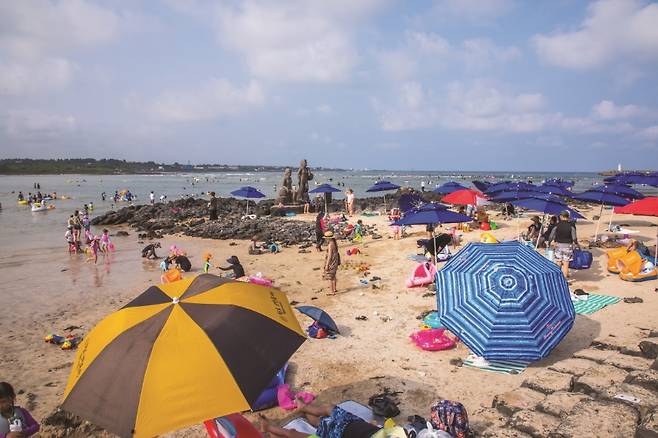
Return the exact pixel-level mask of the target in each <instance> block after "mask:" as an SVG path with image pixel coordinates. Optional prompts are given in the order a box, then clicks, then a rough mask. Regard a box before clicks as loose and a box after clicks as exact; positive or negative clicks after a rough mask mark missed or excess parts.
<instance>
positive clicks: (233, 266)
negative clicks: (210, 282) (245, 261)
mask: <svg viewBox="0 0 658 438" xmlns="http://www.w3.org/2000/svg"><path fill="white" fill-rule="evenodd" d="M226 261H227V262H228V263H229V266H228V267H226V268H224V267H222V266H217V268H218V269H221V270H222V271H230V270H232V271H233V272H232V273H230V274H229V275H228V276H229V277H232V278H235V279H238V278H241V277H244V268H243V267H242V264H241V263H240V259H238V258H237V257H236V256H231V257H229V258H228V259H226Z"/></svg>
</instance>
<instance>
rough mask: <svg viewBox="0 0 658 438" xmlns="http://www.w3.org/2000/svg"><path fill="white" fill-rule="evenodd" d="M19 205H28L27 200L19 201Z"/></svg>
mask: <svg viewBox="0 0 658 438" xmlns="http://www.w3.org/2000/svg"><path fill="white" fill-rule="evenodd" d="M18 205H27V199H21V200H20V201H18Z"/></svg>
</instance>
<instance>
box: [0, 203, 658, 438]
mask: <svg viewBox="0 0 658 438" xmlns="http://www.w3.org/2000/svg"><path fill="white" fill-rule="evenodd" d="M595 212H596V213H598V209H595V210H591V211H589V212H587V214H589V215H591V214H595ZM357 218H361V219H363V221H364V223H366V224H374V225H377V226H378V228H379V231H380V233H382V234H383V235H384V238H383V239H380V240H371V239H370V238H369V237H368V238H366V240H365V244H364V245H362V246H361V247H360V248H361V250H362V254H361V255H357V256H351V257H348V256H346V255H345V250H346V249H347V248H349V247H351V246H352V245H349V244H348V243H341V242H339V247H340V251H341V257H342V260H343V268H344V269H341V270H339V273H338V288H339V294H338V295H336V296H327V295H326V291H327V285H326V282H324V281H322V279H321V271H320V270H317V269H318V268H320V267H321V266H322V262H323V259H324V254H319V253H316V252H315V251H314V249H313V248H309V250H310V251H311V252H309V253H306V254H299V253H298V250H297V248H296V247H291V248H284V250H283V252H282V253H280V254H276V255H271V254H267V255H260V256H249V255H247V247H248V242H246V241H217V240H206V239H197V238H187V237H166V238H165V239H163V240H162V246H163V249H161V250H160V251H161V254H159V255H165V254H166V248H168V247H169V246H170V245H171V244H176V245H178V246H179V247H181V248H183V249H185V250H186V251H187V252H188V254H190V255H191V261H192V264H193V269H194V270H195V271H196V272H199V271H200V268H201V264H202V261H201V254H202V253H203V252H204V251H210V252H212V253H213V254H214V256H215V262H218V261H219V262H223V261H224V260H225V259H226V258H227V257H228V256H230V255H233V254H235V255H237V256H238V257H240V259H241V260H242V261H243V264H244V266H245V269H246V270H247V274H255V273H256V272H262V273H263V275H265V276H268V277H271V278H273V279H274V280H275V285H276V287H278V288H280V289H282V290H283V291H285V292H286V293H287V295H288V298H289V300H291V301H292V300H295V301H298V302H299V303H300V304H309V305H314V306H318V307H321V308H323V309H324V310H326V311H327V312H328V313H329V314H331V315H332V316H333V317H334V319H335V320H336V322H337V323H338V325H339V328H340V330H341V333H342V334H341V336H338V337H337V338H336V339H323V340H314V339H309V340H308V341H307V342H305V343H304V345H302V347H301V348H300V349H299V351H298V352H297V353H296V354H295V355H294V356H293V358H292V360H291V363H292V367H291V372H290V374H289V377H288V381H289V383H291V384H292V386H293V388H296V389H304V390H307V391H311V392H314V393H317V394H319V395H320V400H321V401H326V402H339V401H341V400H344V399H349V398H351V399H354V400H357V401H360V402H363V403H366V402H367V400H368V398H369V396H370V395H372V394H374V393H376V392H381V391H382V389H383V388H384V387H386V388H389V389H390V390H393V391H402V394H401V395H400V400H401V402H402V404H401V410H402V415H401V416H400V417H399V418H406V416H407V415H410V414H414V413H417V414H420V415H426V414H427V411H428V407H429V404H430V403H431V402H432V401H433V400H435V399H439V398H447V399H452V400H458V401H461V402H462V403H463V404H464V405H465V406H466V407H467V409H468V410H469V412H474V411H476V410H477V409H478V408H479V407H488V406H490V405H491V400H492V398H493V396H494V395H495V394H499V393H501V392H504V391H507V390H510V389H513V388H516V387H518V386H519V385H520V384H521V382H522V381H523V380H524V379H525V378H527V377H529V376H531V375H532V374H533V373H536V372H537V371H539V370H542V369H544V368H545V367H546V366H547V365H549V364H552V363H555V362H558V361H560V360H563V359H565V358H568V357H570V356H571V355H573V354H574V353H575V352H577V351H579V350H582V349H584V348H586V347H588V346H589V345H590V343H591V342H592V341H593V340H594V339H597V338H604V337H606V336H608V335H611V334H612V335H614V336H616V338H617V340H618V341H619V342H621V343H623V342H626V341H628V342H629V344H630V343H632V340H635V339H636V338H637V333H638V331H639V330H640V329H647V328H648V329H655V328H657V326H658V325H657V324H656V321H655V314H656V311H657V310H658V294H657V293H656V292H654V288H656V287H657V286H658V282H657V281H650V282H644V283H627V282H623V281H621V280H620V279H619V278H618V277H617V276H616V275H612V274H608V273H607V271H606V269H605V262H606V258H605V255H604V250H601V249H594V250H592V251H593V253H594V264H593V266H592V268H591V269H589V270H586V271H577V272H575V273H573V280H574V282H573V285H572V286H571V287H572V289H575V288H579V287H580V288H582V289H584V290H585V291H587V292H592V293H598V294H606V295H614V296H619V297H630V296H638V297H641V298H642V299H643V300H644V302H643V303H639V304H626V303H623V302H620V303H618V304H616V305H613V306H609V307H607V308H605V309H603V310H602V311H599V312H597V313H595V314H593V315H587V316H583V315H578V316H577V319H576V324H575V326H574V328H573V329H572V330H571V332H570V333H569V335H568V336H567V337H566V339H565V340H563V342H562V343H561V344H560V345H559V346H558V347H557V348H556V349H555V350H554V351H553V352H552V354H551V355H550V357H548V358H547V359H545V360H543V361H541V362H538V363H535V364H533V365H532V366H531V367H529V368H528V369H527V370H526V371H525V372H524V373H523V374H522V375H500V374H493V373H486V372H483V371H478V370H473V369H469V368H465V367H464V368H461V367H457V366H455V365H454V364H451V361H454V360H457V359H463V358H465V357H466V356H467V355H468V354H469V352H468V349H467V348H466V347H465V346H464V345H463V344H459V345H458V347H457V348H456V349H453V350H448V351H442V352H424V351H421V350H419V349H418V348H416V347H415V346H414V345H413V344H412V343H411V342H410V341H409V335H410V334H411V333H412V332H414V331H415V330H417V329H418V328H419V325H420V321H419V320H417V319H416V316H417V315H418V314H420V313H421V312H423V311H426V310H430V309H435V308H436V298H435V297H434V296H427V297H423V296H422V295H423V294H425V293H426V292H427V289H425V288H416V289H407V288H405V287H404V281H405V280H406V278H407V277H408V276H409V274H410V273H411V271H412V269H413V268H414V266H415V264H416V263H415V262H413V261H410V260H407V258H406V257H407V256H408V255H410V254H416V253H417V249H416V247H415V241H416V239H418V238H421V237H424V235H425V232H424V227H414V228H415V229H413V230H412V231H414V232H413V233H412V234H411V235H410V236H409V237H406V238H404V239H401V240H399V241H396V240H393V239H390V238H389V230H388V226H387V225H386V222H385V220H384V218H383V217H374V218H372V217H361V216H358V217H355V218H354V220H356V219H357ZM303 219H304V220H313V215H307V217H304V218H303ZM492 219H494V220H495V221H496V222H497V223H499V224H500V225H501V228H500V229H499V230H496V231H493V232H492V234H494V235H495V236H496V237H497V238H499V239H506V238H513V237H515V236H516V232H517V226H516V222H514V221H512V222H505V221H502V220H500V219H499V218H495V217H493V216H492ZM605 219H607V217H606V218H605ZM528 222H529V220H527V219H526V220H521V222H520V223H521V226H522V227H525V226H526V225H527V223H528ZM614 222H615V223H623V224H629V225H630V226H629V227H628V228H632V229H636V230H639V231H641V234H640V235H639V236H640V239H641V240H644V241H647V244H649V245H653V244H654V243H655V241H654V239H655V230H656V228H654V227H652V226H650V225H651V224H654V226H655V224H656V223H657V222H658V221H656V220H655V219H653V218H644V217H633V216H616V217H615V221H614ZM605 225H607V223H606V224H605ZM594 227H595V223H594V222H592V221H585V222H582V223H580V222H579V226H578V233H579V237H580V239H581V240H582V239H586V238H587V237H589V236H591V235H592V234H593V233H594ZM602 228H603V226H602ZM119 229H125V230H127V231H128V232H129V233H130V235H129V236H127V237H113V242H114V243H115V245H116V247H117V251H116V252H115V253H113V254H111V255H110V256H107V257H103V256H101V257H99V261H98V264H97V265H93V263H87V262H85V261H84V257H83V256H69V255H68V254H67V251H66V248H65V246H64V245H62V246H52V245H50V246H48V247H47V248H45V249H42V250H39V251H31V250H30V251H27V250H26V251H24V252H18V253H14V254H12V255H11V257H9V256H7V255H0V268H1V272H2V273H3V283H2V286H0V297H1V300H2V301H1V303H2V305H1V306H0V333H2V334H3V336H2V340H1V341H0V344H1V347H2V348H1V351H2V356H1V357H0V369H1V370H2V379H3V380H7V381H9V382H12V384H13V385H14V386H15V388H16V389H17V390H22V391H23V393H22V394H20V395H19V397H18V404H20V405H23V406H28V407H29V408H30V409H32V412H33V414H34V416H35V418H37V419H41V418H43V416H45V415H46V414H48V413H49V412H51V411H52V410H53V409H54V408H55V407H56V406H57V404H58V402H59V401H60V398H61V395H62V392H63V390H64V387H65V384H66V381H67V378H68V374H69V369H70V365H71V363H72V361H73V358H74V355H75V352H71V351H62V350H60V349H59V348H58V347H56V346H53V345H49V344H46V343H44V342H43V337H44V336H45V335H47V334H48V333H51V332H52V333H57V334H66V333H67V332H65V331H64V329H65V328H67V327H69V326H79V327H82V329H81V330H76V331H74V332H73V333H86V332H87V331H88V330H89V329H90V328H91V327H93V325H94V324H96V323H97V322H98V321H99V320H100V319H102V318H103V317H104V316H106V315H107V314H108V313H110V312H112V311H113V310H116V309H118V308H120V307H121V306H122V305H123V304H125V303H126V302H128V301H129V300H130V299H132V298H134V297H135V296H136V295H138V294H139V293H141V292H142V291H143V290H145V289H146V288H147V287H148V286H149V285H150V284H157V283H159V277H160V272H159V266H158V265H159V261H145V260H144V259H142V258H141V257H140V251H139V250H140V249H141V247H142V246H143V244H140V243H138V239H137V233H136V232H134V231H133V230H130V229H127V228H118V227H114V228H112V230H111V232H112V234H114V233H116V231H118V230H119ZM480 234H481V232H479V231H473V232H470V233H464V235H463V238H464V240H465V241H473V240H479V238H480ZM232 243H233V244H234V246H231V244H232ZM361 262H363V263H367V264H368V265H369V266H370V277H372V276H374V275H376V276H379V277H381V278H382V284H383V287H382V289H372V288H371V287H370V285H368V286H367V287H365V286H362V285H361V284H360V283H359V280H360V279H361V278H362V277H360V276H359V275H358V274H357V273H356V271H355V270H354V269H351V268H349V267H347V265H353V264H357V263H361ZM213 271H214V272H216V273H217V272H220V271H218V270H216V269H214V268H213ZM213 271H211V272H213ZM188 275H189V274H188ZM361 315H365V316H367V318H368V320H367V321H359V320H356V319H355V318H356V317H357V316H361ZM299 320H300V323H301V324H302V326H306V325H308V324H309V323H310V321H309V320H308V319H306V318H305V317H304V316H299ZM28 396H29V397H28ZM265 414H266V415H268V416H270V417H272V418H283V417H285V416H287V415H288V414H287V413H286V412H284V411H282V410H280V409H279V408H274V409H271V410H268V411H266V412H265ZM170 435H171V436H186V437H187V436H189V437H202V436H206V433H205V430H204V429H203V428H202V427H201V426H197V427H193V428H189V429H187V430H185V431H179V432H176V433H172V434H170Z"/></svg>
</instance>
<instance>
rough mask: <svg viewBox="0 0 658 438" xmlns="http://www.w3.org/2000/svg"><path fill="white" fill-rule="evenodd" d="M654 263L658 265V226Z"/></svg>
mask: <svg viewBox="0 0 658 438" xmlns="http://www.w3.org/2000/svg"><path fill="white" fill-rule="evenodd" d="M653 264H654V266H655V265H658V228H657V229H656V254H655V255H654V257H653Z"/></svg>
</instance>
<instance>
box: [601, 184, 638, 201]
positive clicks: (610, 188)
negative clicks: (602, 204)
mask: <svg viewBox="0 0 658 438" xmlns="http://www.w3.org/2000/svg"><path fill="white" fill-rule="evenodd" d="M589 191H591V192H603V193H610V194H613V195H617V196H621V197H623V198H630V199H642V198H644V195H643V194H642V193H640V192H638V191H637V190H635V189H633V188H631V187H629V186H627V185H623V184H599V185H596V186H593V187H592V188H591V189H589Z"/></svg>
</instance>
